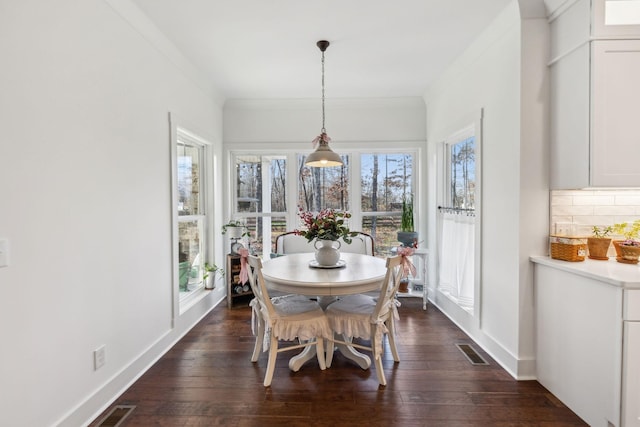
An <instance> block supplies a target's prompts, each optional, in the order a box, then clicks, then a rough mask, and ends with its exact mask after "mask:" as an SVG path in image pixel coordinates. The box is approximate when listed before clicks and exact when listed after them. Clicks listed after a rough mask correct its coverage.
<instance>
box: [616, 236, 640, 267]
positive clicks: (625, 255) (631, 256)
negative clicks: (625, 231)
mask: <svg viewBox="0 0 640 427" xmlns="http://www.w3.org/2000/svg"><path fill="white" fill-rule="evenodd" d="M619 248H620V256H619V257H617V258H616V260H617V261H618V262H622V263H625V264H637V263H638V259H639V258H640V242H638V241H637V240H632V239H630V240H623V241H622V242H620V244H619Z"/></svg>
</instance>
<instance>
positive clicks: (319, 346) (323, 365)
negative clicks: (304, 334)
mask: <svg viewBox="0 0 640 427" xmlns="http://www.w3.org/2000/svg"><path fill="white" fill-rule="evenodd" d="M316 353H317V355H318V364H319V365H320V370H322V371H324V370H325V369H327V362H326V356H325V354H324V340H323V339H322V337H317V338H316Z"/></svg>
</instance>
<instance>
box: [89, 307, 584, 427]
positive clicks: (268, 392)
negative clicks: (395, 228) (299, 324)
mask: <svg viewBox="0 0 640 427" xmlns="http://www.w3.org/2000/svg"><path fill="white" fill-rule="evenodd" d="M401 302H402V307H400V309H399V310H400V316H401V319H400V321H399V322H398V329H397V332H398V337H399V352H400V358H401V362H400V363H398V364H394V362H393V358H392V357H391V354H390V353H389V351H388V348H386V350H387V353H386V354H385V360H384V367H385V373H386V376H387V381H388V385H387V386H386V387H380V386H379V385H378V382H377V377H376V374H375V372H374V371H373V369H375V368H371V369H369V370H366V371H364V370H362V369H360V368H359V367H357V366H356V365H355V364H353V363H351V362H350V361H347V360H346V359H345V358H344V357H343V356H342V355H341V354H336V356H335V357H334V360H333V366H332V367H331V368H329V369H327V370H326V371H321V370H320V369H319V367H318V364H317V362H316V361H315V360H314V361H309V362H307V364H306V365H305V366H304V367H303V368H302V369H301V370H300V371H299V372H295V373H294V372H290V371H289V369H288V367H287V363H288V360H289V357H290V355H294V354H295V351H293V352H286V353H281V354H279V355H278V362H277V367H276V371H275V374H274V378H273V383H272V385H271V387H269V388H264V387H263V385H262V381H263V378H264V373H265V369H266V365H267V354H266V353H262V355H261V357H260V360H259V361H258V362H257V363H251V361H250V357H251V352H252V350H253V343H254V338H253V336H252V335H251V324H250V319H251V311H250V309H249V308H248V307H241V308H234V309H231V310H230V309H227V306H226V304H221V305H219V306H218V307H216V308H215V309H214V310H213V311H212V312H211V313H210V314H209V315H208V316H206V317H205V318H204V319H203V320H202V321H201V322H200V323H199V324H198V325H197V326H196V327H195V328H194V329H193V330H191V331H190V332H189V334H188V335H186V336H185V337H184V338H183V339H182V340H181V341H180V342H179V343H178V344H177V345H176V346H175V347H174V348H172V349H171V350H170V351H169V352H168V353H167V354H166V355H165V356H163V357H162V359H161V360H159V361H158V362H157V363H156V364H155V365H154V366H153V367H152V368H151V369H150V370H149V371H148V372H147V373H145V374H144V375H143V376H142V377H141V378H140V379H139V380H138V381H137V382H136V383H135V384H134V385H133V386H131V387H130V388H129V389H128V390H127V391H126V392H125V393H123V395H122V396H120V397H119V398H118V399H117V400H116V402H115V403H114V405H135V406H136V407H135V409H134V410H133V411H132V412H131V414H130V415H129V416H128V417H127V418H126V419H125V421H124V422H123V424H122V425H123V426H128V427H132V426H171V427H173V426H309V425H312V426H343V425H344V426H367V427H374V426H554V427H556V426H582V425H586V424H585V423H584V422H582V421H581V420H580V418H578V417H577V416H576V415H575V414H574V413H573V412H572V411H571V410H569V409H568V408H567V407H566V406H564V405H563V404H562V403H561V402H560V401H559V400H558V399H557V398H555V397H554V396H553V395H552V394H550V393H549V392H548V391H547V390H546V389H545V388H544V387H542V386H541V385H540V384H539V383H538V382H536V381H516V380H514V379H513V378H512V377H511V376H510V375H509V374H507V373H506V372H505V371H504V370H503V369H502V368H500V366H499V365H497V364H496V362H495V361H493V359H491V357H489V356H488V355H487V354H486V353H484V352H483V351H482V350H481V349H480V348H479V347H478V346H476V345H475V344H474V343H473V341H471V340H470V339H469V338H468V337H467V336H466V335H465V334H464V333H463V332H462V331H460V330H459V329H458V328H457V327H456V326H455V325H454V324H452V323H451V321H449V319H448V318H447V317H446V316H444V315H443V314H442V313H441V312H440V311H438V310H437V309H436V308H435V307H433V306H431V305H429V306H428V309H427V311H423V310H422V301H421V300H420V299H416V298H403V299H401ZM456 343H466V344H471V345H473V347H474V348H475V349H476V350H477V351H478V353H480V354H481V355H482V356H483V357H484V358H485V359H486V361H487V362H489V365H484V366H483V365H472V364H471V363H470V362H469V361H468V360H467V359H466V357H465V356H464V355H463V353H462V352H461V351H460V350H459V349H458V348H457V347H456V346H455V344H456ZM296 351H297V350H296ZM109 411H110V409H108V410H107V411H105V413H104V414H103V415H101V416H100V417H98V418H97V419H96V421H94V423H93V424H92V426H98V425H100V423H99V422H100V420H101V419H102V418H103V417H104V415H105V414H107V413H108V412H109Z"/></svg>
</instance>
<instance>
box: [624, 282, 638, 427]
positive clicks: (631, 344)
mask: <svg viewBox="0 0 640 427" xmlns="http://www.w3.org/2000/svg"><path fill="white" fill-rule="evenodd" d="M625 306H626V307H625V316H624V355H623V359H622V360H623V361H624V365H623V368H622V369H623V372H624V373H625V375H624V377H623V381H622V396H623V401H622V414H623V419H622V425H623V426H625V427H630V426H633V427H639V426H640V290H635V291H628V292H627V295H626V297H625Z"/></svg>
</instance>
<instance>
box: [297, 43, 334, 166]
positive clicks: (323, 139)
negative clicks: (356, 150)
mask: <svg viewBox="0 0 640 427" xmlns="http://www.w3.org/2000/svg"><path fill="white" fill-rule="evenodd" d="M316 45H317V46H318V48H319V49H320V51H321V52H322V130H321V131H320V132H321V133H320V135H318V136H317V137H316V138H315V139H314V140H313V146H314V147H315V146H316V145H317V148H316V149H315V151H314V152H313V153H311V154H309V155H308V156H307V159H306V161H305V162H304V164H305V165H306V166H311V167H320V168H323V167H329V166H342V164H343V163H342V159H341V158H340V156H339V155H338V154H336V153H335V152H334V151H333V150H332V149H331V148H330V147H329V142H330V141H331V138H329V135H327V131H326V130H325V128H324V118H325V114H324V51H325V50H327V48H328V47H329V42H328V41H326V40H320V41H319V42H318V43H316Z"/></svg>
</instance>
